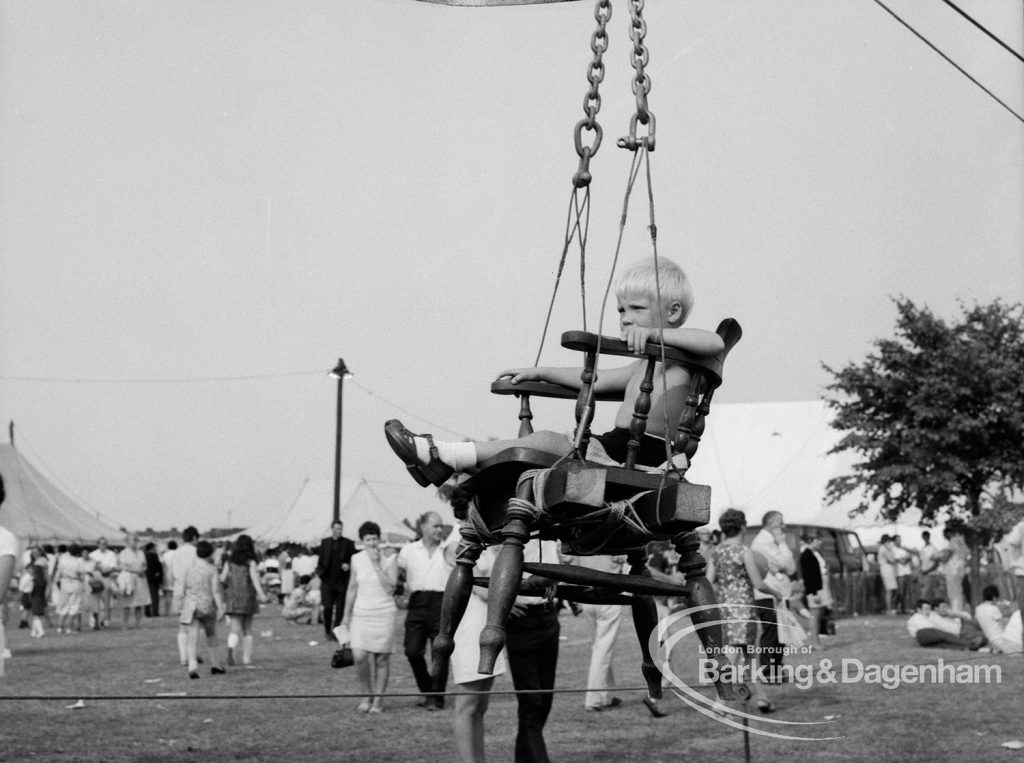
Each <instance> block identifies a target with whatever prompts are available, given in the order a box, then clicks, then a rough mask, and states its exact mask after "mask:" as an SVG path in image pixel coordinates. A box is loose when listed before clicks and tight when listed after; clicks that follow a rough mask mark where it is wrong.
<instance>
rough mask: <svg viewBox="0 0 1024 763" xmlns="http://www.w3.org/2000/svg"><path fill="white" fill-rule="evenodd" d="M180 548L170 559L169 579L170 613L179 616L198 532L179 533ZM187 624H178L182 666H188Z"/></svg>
mask: <svg viewBox="0 0 1024 763" xmlns="http://www.w3.org/2000/svg"><path fill="white" fill-rule="evenodd" d="M181 540H182V543H181V546H179V547H178V549H177V550H176V551H175V552H174V556H173V558H172V559H171V577H172V579H173V583H174V591H173V593H172V601H171V612H173V613H174V614H176V615H178V614H181V608H182V606H183V605H184V601H185V576H186V575H188V571H189V570H190V569H191V568H192V565H194V564H195V563H196V558H197V557H196V542H197V541H198V540H199V531H198V530H197V529H196V528H195V527H193V526H192V525H189V526H188V527H186V528H185V529H184V530H182V531H181ZM188 635H189V631H188V624H187V623H181V622H180V621H179V624H178V657H179V658H180V659H181V664H182V665H188Z"/></svg>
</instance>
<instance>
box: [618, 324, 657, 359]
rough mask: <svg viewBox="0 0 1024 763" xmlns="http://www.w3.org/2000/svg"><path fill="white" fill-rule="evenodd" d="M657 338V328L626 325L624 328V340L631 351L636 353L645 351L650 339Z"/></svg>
mask: <svg viewBox="0 0 1024 763" xmlns="http://www.w3.org/2000/svg"><path fill="white" fill-rule="evenodd" d="M657 338H658V332H657V330H656V329H651V328H645V327H643V326H626V327H624V328H623V329H622V341H623V342H625V343H626V347H628V348H629V351H630V352H632V353H634V354H635V355H639V354H641V353H642V352H643V351H644V348H645V347H646V346H647V340H648V339H657Z"/></svg>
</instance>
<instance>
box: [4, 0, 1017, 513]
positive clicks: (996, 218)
mask: <svg viewBox="0 0 1024 763" xmlns="http://www.w3.org/2000/svg"><path fill="white" fill-rule="evenodd" d="M886 4H887V5H888V6H889V7H890V8H891V9H892V10H893V11H894V12H896V13H898V14H900V15H901V16H902V17H903V18H904V19H906V21H907V22H908V23H910V24H911V25H913V26H914V27H915V28H916V29H917V30H918V31H919V32H920V33H921V34H922V35H924V36H925V37H927V38H928V39H929V40H930V41H931V42H932V43H933V44H935V45H936V46H937V47H939V48H940V49H941V50H942V51H943V52H944V53H945V54H946V55H948V56H949V57H951V58H952V59H953V60H954V61H956V62H957V64H958V65H959V66H961V67H962V68H964V69H965V70H966V71H968V72H969V73H970V74H971V76H972V77H974V78H975V79H976V80H978V81H979V82H980V83H982V84H983V85H984V86H985V87H986V88H988V89H989V90H990V91H992V93H993V94H994V95H995V96H996V97H998V98H999V99H1000V100H1002V101H1003V102H1004V103H1005V104H1006V105H1007V107H1009V108H1010V109H1012V110H1013V111H1015V112H1016V113H1017V114H1018V115H1024V64H1022V63H1021V62H1020V60H1018V59H1017V58H1015V57H1014V56H1013V55H1012V54H1010V53H1008V52H1007V51H1006V50H1004V49H1002V48H1001V47H1000V46H999V45H997V44H996V43H995V42H993V41H992V40H991V39H989V38H988V37H986V36H985V35H984V34H983V33H982V32H981V31H979V30H978V29H976V28H975V27H973V26H972V25H971V24H969V23H968V22H967V21H966V20H965V19H964V18H962V17H961V16H959V15H958V14H956V13H955V12H954V11H953V10H952V9H951V8H949V7H948V6H947V5H944V4H942V3H938V2H934V3H922V2H919V1H917V0H887V2H886ZM957 4H958V5H959V6H960V7H961V8H963V9H964V10H965V11H966V12H968V13H969V14H971V15H972V16H973V17H974V18H975V19H976V20H978V21H979V22H980V23H981V24H983V25H984V26H985V27H986V28H987V29H989V30H990V31H992V32H993V33H994V34H996V35H997V36H998V37H1000V38H1001V39H1002V40H1003V41H1004V42H1005V43H1006V44H1008V45H1009V46H1010V47H1012V48H1013V49H1014V50H1016V51H1017V52H1018V53H1024V24H1022V13H1024V11H1022V5H1021V2H1020V1H1019V0H1012V1H1011V0H960V1H959V2H958V3H957ZM613 7H614V10H613V15H612V18H611V21H610V23H609V38H610V42H609V49H608V51H607V52H606V53H605V65H606V70H607V75H606V77H605V80H604V81H603V82H602V83H601V95H602V105H601V110H600V112H599V114H598V117H597V118H598V121H599V122H600V123H601V125H602V127H603V129H604V132H605V137H604V142H603V144H602V146H601V148H600V150H599V151H598V154H597V156H596V157H595V159H594V161H593V163H592V167H591V169H592V172H593V174H594V181H593V183H592V186H591V194H592V200H591V216H590V236H589V240H588V246H587V253H586V274H587V276H586V294H587V302H586V318H587V326H588V328H589V329H591V330H594V329H595V327H597V326H601V327H602V328H603V330H604V332H605V333H611V334H614V333H615V332H616V330H617V325H616V322H615V310H614V302H613V303H612V304H611V305H609V306H607V307H606V308H605V310H604V311H603V313H602V309H601V302H602V295H603V293H604V291H605V288H606V285H607V282H608V280H609V278H610V277H611V276H612V262H613V257H614V254H615V251H616V245H617V237H618V229H619V223H620V217H621V212H622V208H623V199H624V193H625V188H626V179H627V173H628V169H629V161H630V158H631V156H630V154H629V152H627V151H624V150H622V149H620V148H617V147H616V145H615V141H616V139H617V138H619V137H621V136H623V135H625V134H626V132H627V131H628V125H629V118H630V115H631V114H632V113H633V109H634V105H635V102H634V98H633V95H632V93H631V92H630V88H629V80H630V77H631V75H632V69H631V68H630V66H629V57H628V53H629V40H628V36H627V33H628V11H627V6H626V4H625V3H624V2H615V3H613ZM644 14H645V19H646V21H647V25H648V33H647V37H646V44H647V47H648V48H649V50H650V61H649V63H648V66H647V69H648V72H649V74H650V77H651V82H652V85H651V92H650V95H649V104H650V109H651V111H652V112H653V113H654V114H655V116H656V119H657V123H656V124H657V134H656V136H657V143H656V150H655V151H654V152H653V153H651V154H650V161H651V175H652V195H653V198H654V209H655V219H656V223H657V229H658V244H657V245H658V254H659V256H664V257H670V258H672V259H675V260H676V261H678V262H679V263H680V264H682V265H683V266H684V268H685V269H686V270H687V272H688V273H689V275H690V277H691V279H692V281H693V283H694V288H695V292H696V307H695V309H694V311H693V313H692V315H691V317H690V319H689V324H690V325H694V326H700V327H707V328H714V327H715V326H716V325H717V324H718V322H719V321H720V320H721V319H723V318H726V317H733V318H736V319H737V320H738V321H739V322H740V323H741V325H742V326H743V330H744V336H743V339H742V341H741V342H740V344H739V345H737V347H736V349H735V350H734V351H733V353H732V355H731V356H730V358H729V362H728V366H727V368H726V381H725V384H724V385H723V387H722V389H721V390H720V392H719V393H718V394H717V395H716V401H717V402H718V403H734V402H772V401H793V400H811V399H815V398H818V397H820V396H821V395H822V394H823V392H824V387H825V385H827V383H828V381H829V378H830V377H829V374H828V373H827V371H826V370H825V368H824V366H826V365H827V366H831V367H833V368H838V367H842V366H844V365H846V364H848V363H855V362H858V361H860V360H863V358H864V357H865V356H866V355H867V354H868V353H869V352H870V351H871V349H872V343H873V342H874V341H875V340H876V339H878V338H881V337H886V336H889V335H891V334H892V330H893V326H894V323H895V317H896V312H895V309H894V306H893V302H892V300H893V298H894V297H896V296H904V297H907V298H910V299H912V300H913V301H914V302H915V303H917V304H918V305H926V306H928V307H929V308H930V309H932V310H933V311H934V312H935V313H937V314H938V315H940V316H943V317H946V318H949V319H955V318H956V317H957V316H958V315H959V314H960V309H961V308H960V306H961V305H962V304H968V305H969V304H973V303H974V302H980V303H986V302H990V301H992V300H994V299H1003V300H1006V301H1009V302H1020V301H1024V217H1022V215H1021V210H1022V209H1024V172H1022V168H1024V123H1022V121H1021V120H1020V119H1019V118H1017V117H1015V116H1014V115H1013V114H1011V113H1010V112H1009V111H1008V110H1007V109H1006V108H1004V107H1003V106H1001V105H1000V104H999V103H997V102H996V101H995V100H994V99H993V98H992V97H991V96H990V95H988V94H986V93H985V92H984V91H982V90H981V89H980V88H979V87H978V86H977V85H976V84H974V83H972V82H971V81H970V80H968V79H967V77H965V76H964V75H963V74H962V73H960V72H958V71H957V70H956V69H955V68H954V67H953V66H951V65H950V64H949V63H948V62H946V61H945V60H943V59H942V58H941V57H940V56H939V55H938V54H937V53H935V52H934V51H933V50H931V49H929V48H928V47H927V46H926V45H925V44H924V43H923V42H922V41H921V40H920V39H918V38H917V37H915V36H914V35H913V34H912V33H911V32H910V31H908V30H907V29H906V28H905V27H904V26H902V25H900V24H899V23H898V22H897V21H896V20H895V19H894V18H893V17H892V16H891V15H890V14H888V13H886V12H885V10H883V8H882V7H880V5H879V4H878V3H876V2H873V1H872V0H835V1H834V2H829V3H822V2H820V1H819V0H772V1H771V2H765V0H748V1H747V2H741V1H740V0H729V1H723V0H686V1H685V2H683V1H682V0H680V1H678V2H667V1H665V0H662V2H657V3H648V4H647V7H646V8H645V10H644ZM594 27H595V21H594V6H593V3H591V2H589V0H581V1H579V2H565V3H553V4H544V5H526V6H516V7H509V8H455V7H447V6H443V5H436V4H431V3H424V2H419V1H418V0H359V1H358V2H356V1H355V0H323V1H320V0H310V1H309V2H305V3H302V4H295V3H287V2H272V1H269V0H268V1H265V2H257V3H253V2H249V1H248V0H245V1H242V0H238V1H235V2H224V1H221V2H216V3H208V2H198V1H193V0H184V1H182V0H175V1H174V2H148V3H134V2H128V1H124V2H111V1H109V0H94V2H90V3H78V4H72V5H69V4H67V3H59V2H51V1H49V0H32V2H27V1H24V2H12V1H5V2H0V421H2V422H3V423H4V424H5V425H6V424H7V423H8V422H10V421H13V422H14V432H15V444H16V445H17V447H18V448H19V449H20V450H22V451H23V452H24V453H25V454H26V456H27V457H28V458H29V459H30V460H31V461H32V462H33V463H34V464H35V465H36V466H37V467H38V468H39V469H40V470H41V471H43V473H44V474H46V475H47V476H48V477H49V478H50V479H52V480H53V481H54V482H55V484H57V485H58V486H59V487H61V488H62V489H63V490H64V491H65V492H67V493H68V494H69V495H70V496H71V497H72V498H74V499H76V500H77V501H79V502H80V503H81V504H82V505H83V506H84V507H85V508H87V509H88V510H89V511H91V512H94V513H98V514H99V515H100V516H101V517H102V518H104V519H107V520H108V521H109V522H111V524H113V525H114V526H125V527H128V528H129V529H144V528H146V527H154V528H158V529H159V528H166V527H170V526H177V527H182V526H184V525H185V524H188V523H193V524H196V525H197V526H198V527H199V528H200V529H201V530H205V529H206V528H209V527H212V526H224V525H226V524H233V525H235V526H239V527H245V526H248V525H250V524H254V523H256V522H257V521H259V520H261V519H263V518H265V517H266V516H268V515H272V514H273V513H275V512H281V511H284V510H285V509H286V508H287V506H289V505H290V503H291V502H292V501H293V500H294V498H295V496H296V495H297V493H298V491H299V490H300V488H301V486H302V483H303V481H304V480H306V479H313V480H319V479H331V478H332V476H333V473H334V436H335V424H336V403H337V392H338V383H337V381H336V380H335V379H333V378H331V377H330V376H329V375H328V372H329V371H330V370H331V369H332V368H333V367H334V365H335V363H336V362H337V360H338V358H343V359H344V361H345V363H346V364H347V366H348V367H349V368H350V369H351V371H352V373H353V376H352V378H350V379H347V380H346V381H344V382H343V388H342V389H343V407H342V411H343V415H342V419H343V438H342V441H343V445H342V459H341V462H342V475H343V477H344V478H345V479H366V480H369V481H370V482H371V483H377V484H381V485H391V486H395V487H397V486H407V487H408V490H407V491H405V492H402V493H401V494H402V495H407V496H408V497H407V498H406V499H404V500H405V502H406V503H405V505H403V506H400V507H396V510H397V511H398V512H399V513H403V514H405V515H407V516H409V517H412V516H414V515H416V514H418V513H419V512H420V511H422V510H423V508H424V507H429V506H431V505H433V502H432V500H431V498H430V497H429V496H428V495H427V492H428V491H422V490H420V489H419V488H417V487H416V486H415V485H414V483H413V482H412V480H411V479H410V478H409V477H408V475H407V474H406V472H405V469H404V467H403V466H402V464H401V463H400V462H399V461H398V460H397V459H396V458H395V457H394V456H393V455H392V454H391V452H390V450H389V449H388V447H387V445H386V442H385V440H384V437H383V436H382V431H381V430H382V426H383V423H384V421H385V420H387V419H389V418H393V417H398V418H401V419H402V420H403V421H404V422H405V423H406V424H407V425H408V426H409V427H410V428H411V429H413V430H414V431H426V432H434V433H436V434H438V435H440V436H441V437H459V438H461V437H476V438H486V437H506V436H511V435H513V434H514V433H515V430H516V427H517V420H516V413H517V405H516V403H515V401H513V400H510V399H507V398H499V397H495V396H492V395H490V394H489V392H488V385H489V383H490V381H491V380H492V379H493V378H494V377H495V376H496V374H497V373H498V372H499V371H500V370H502V369H505V368H509V367H515V366H528V365H532V364H533V362H534V358H535V356H536V354H537V351H538V348H539V346H540V341H541V335H542V329H543V325H544V321H545V317H546V316H547V314H548V304H549V300H550V299H551V293H552V289H553V286H554V282H555V272H556V268H557V265H558V261H559V257H560V254H561V250H562V241H563V235H564V228H565V220H566V212H567V209H568V207H569V199H570V193H571V190H572V186H571V178H572V175H573V173H574V172H575V171H576V168H577V164H578V159H577V156H576V153H575V151H574V148H573V140H572V137H573V127H574V125H575V124H576V122H577V121H578V120H579V119H581V118H582V117H583V97H584V94H585V93H586V91H587V87H588V84H587V81H586V72H587V68H588V66H589V63H590V60H591V56H592V54H591V50H590V37H591V34H592V32H593V30H594ZM648 222H649V219H648V200H647V191H646V189H645V188H643V187H642V186H638V189H637V190H636V191H635V192H634V196H633V198H632V200H631V203H630V205H629V215H628V218H627V223H626V228H625V231H624V234H623V238H622V245H621V252H622V254H621V259H620V262H621V263H624V264H623V265H621V266H620V267H624V266H625V265H628V264H629V262H630V261H632V260H633V259H636V258H638V257H642V256H649V255H650V254H651V245H650V240H649V238H648V237H647V235H646V226H647V224H648ZM578 273H579V255H578V252H576V253H573V252H570V259H569V264H568V266H567V269H566V275H565V276H564V277H563V281H562V284H561V287H560V290H559V292H558V297H557V299H556V301H555V305H554V308H553V310H552V316H551V329H549V333H548V337H547V340H546V342H545V344H544V352H543V355H542V358H541V363H542V364H545V365H573V364H575V363H576V361H577V359H576V358H575V357H574V356H573V355H572V354H571V353H569V352H568V351H566V350H562V349H561V348H560V347H559V345H558V336H559V334H560V333H561V332H562V331H563V330H568V329H575V328H581V327H582V325H583V316H584V311H583V308H582V305H581V299H580V284H579V276H578ZM602 314H603V316H604V317H603V323H602V322H601V316H602ZM536 410H537V418H536V421H535V423H536V424H537V425H538V426H539V427H543V428H550V429H557V430H565V429H568V428H569V427H571V426H572V423H573V419H572V413H571V406H570V405H566V404H562V403H552V402H550V401H544V402H542V403H541V404H538V405H537V406H536ZM610 413H611V412H610V411H609V412H607V413H605V412H601V413H599V415H598V420H597V421H598V424H600V423H601V422H602V421H603V420H605V419H604V418H603V417H605V416H607V418H608V419H610ZM5 428H6V427H5ZM0 439H3V440H4V441H6V438H5V437H4V438H0ZM712 487H714V486H712ZM324 511H325V515H329V514H330V511H331V507H330V506H325V508H324Z"/></svg>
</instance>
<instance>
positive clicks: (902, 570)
mask: <svg viewBox="0 0 1024 763" xmlns="http://www.w3.org/2000/svg"><path fill="white" fill-rule="evenodd" d="M892 546H893V549H892V550H893V555H894V556H895V557H896V602H898V604H899V607H898V612H899V614H901V615H905V614H907V613H908V612H909V611H910V602H911V601H912V599H911V595H912V594H911V592H912V589H913V587H914V574H913V573H914V567H913V558H914V557H913V554H911V553H910V551H908V550H907V549H905V548H903V538H901V537H900V536H899V535H894V536H892ZM896 602H894V604H895V603H896Z"/></svg>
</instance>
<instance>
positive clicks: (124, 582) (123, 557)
mask: <svg viewBox="0 0 1024 763" xmlns="http://www.w3.org/2000/svg"><path fill="white" fill-rule="evenodd" d="M117 566H118V567H120V569H121V571H120V572H119V573H118V575H117V587H118V596H119V598H120V600H121V613H122V618H121V623H122V625H123V627H124V628H125V629H127V628H129V627H131V626H130V622H131V619H130V617H129V616H130V615H134V617H135V627H136V628H141V627H142V610H143V608H144V607H146V606H148V605H149V604H150V598H149V585H148V584H147V583H146V554H145V552H143V550H142V549H141V548H139V536H138V535H135V534H132V535H129V536H128V542H127V545H125V547H124V548H122V549H121V552H120V553H119V554H118V555H117Z"/></svg>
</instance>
